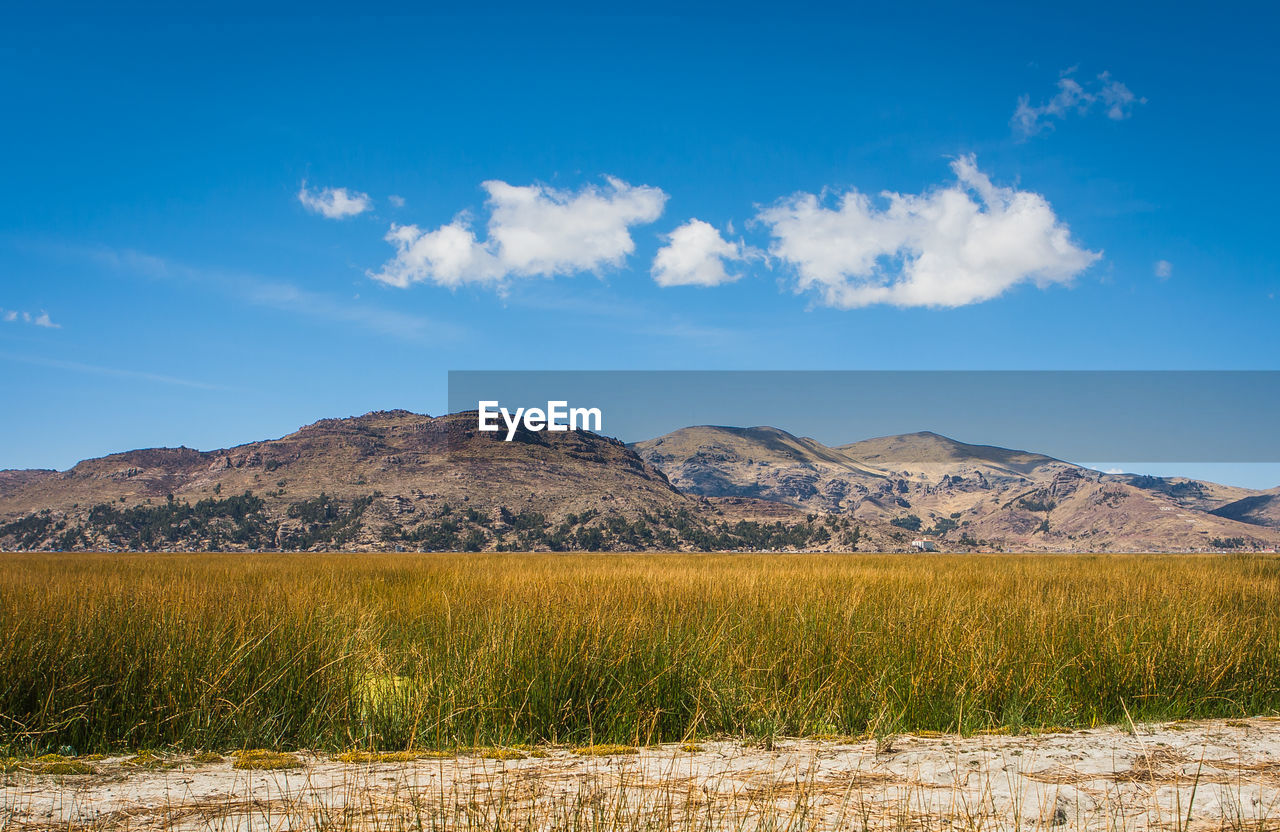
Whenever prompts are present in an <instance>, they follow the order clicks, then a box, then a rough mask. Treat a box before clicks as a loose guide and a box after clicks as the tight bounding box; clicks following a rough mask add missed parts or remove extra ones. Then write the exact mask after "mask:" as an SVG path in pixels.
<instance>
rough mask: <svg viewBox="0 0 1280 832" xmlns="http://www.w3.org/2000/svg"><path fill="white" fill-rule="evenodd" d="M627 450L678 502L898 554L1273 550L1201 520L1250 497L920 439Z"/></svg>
mask: <svg viewBox="0 0 1280 832" xmlns="http://www.w3.org/2000/svg"><path fill="white" fill-rule="evenodd" d="M632 447H633V448H634V449H635V450H636V451H637V453H639V454H640V456H641V457H643V458H644V459H645V460H646V461H647V462H649V463H650V464H652V465H654V467H656V468H659V469H661V470H663V471H665V472H666V473H667V476H668V477H669V478H670V480H671V482H672V483H673V484H675V485H676V486H677V487H679V488H681V489H684V490H686V491H690V492H693V493H697V494H701V495H704V496H708V497H725V496H730V495H744V494H745V495H750V496H753V497H758V498H764V499H769V500H776V501H779V502H782V503H786V504H789V505H793V506H796V507H798V508H802V509H805V510H808V511H818V512H835V513H839V514H841V515H844V516H847V517H851V518H853V519H855V520H856V521H858V522H859V523H861V524H862V525H863V526H864V527H866V528H868V529H876V528H879V529H884V528H889V529H892V530H893V531H891V532H890V535H891V539H893V537H894V536H896V540H897V544H898V545H899V546H902V545H905V543H906V542H907V541H908V540H909V539H910V537H912V536H917V535H925V536H928V537H931V538H933V539H935V540H937V541H938V542H939V543H940V544H941V545H942V546H943V547H944V548H953V549H955V548H959V549H975V548H979V549H981V548H1002V549H1006V550H1027V551H1068V552H1069V551H1207V550H1215V549H1222V548H1242V549H1256V548H1267V547H1272V546H1274V545H1276V542H1277V540H1280V537H1278V536H1277V535H1276V534H1275V529H1272V528H1267V527H1266V526H1267V525H1268V524H1267V523H1265V522H1261V521H1260V518H1261V520H1265V519H1266V517H1265V516H1264V515H1265V513H1263V514H1252V513H1251V514H1249V515H1248V516H1240V517H1235V516H1228V515H1226V514H1221V513H1215V514H1209V513H1207V512H1206V511H1205V510H1204V508H1217V507H1220V506H1223V505H1224V504H1225V503H1227V502H1229V501H1228V500H1227V499H1225V498H1226V497H1229V496H1230V497H1237V498H1238V497H1239V496H1240V494H1241V492H1243V493H1244V494H1252V492H1248V491H1245V490H1243V489H1231V488H1227V487H1224V486H1217V485H1214V484H1212V483H1198V482H1195V481H1185V482H1183V481H1179V482H1173V481H1165V480H1159V481H1155V480H1152V481H1147V480H1150V479H1151V478H1146V479H1141V478H1138V479H1135V478H1133V477H1131V476H1130V475H1119V476H1111V475H1107V474H1103V473H1101V472H1099V471H1093V470H1090V469H1087V468H1083V467H1080V466H1078V465H1073V464H1071V463H1067V462H1063V461H1061V460H1057V459H1053V458H1052V457H1048V456H1044V455H1042V454H1035V453H1030V452H1027V451H1016V450H1009V449H1006V448H999V447H994V446H989V445H971V444H968V443H964V442H958V441H956V440H954V439H950V438H948V437H945V436H939V435H938V434H935V433H929V432H921V433H912V434H904V435H901V436H885V437H878V438H875V439H868V440H863V441H861V442H853V443H850V444H847V445H841V446H839V447H835V448H831V447H827V446H825V445H822V444H821V443H818V442H816V441H814V440H812V439H799V438H797V437H794V436H792V435H791V434H788V433H786V432H784V431H779V430H777V429H776V428H749V429H740V428H722V427H699V428H686V429H684V430H679V431H675V432H674V433H671V434H667V435H666V436H662V437H658V438H656V439H652V440H648V441H645V442H638V443H636V444H635V445H633V446H632ZM1190 503H1194V506H1193V505H1190ZM1250 505H1260V504H1258V503H1254V504H1250ZM1267 505H1268V506H1270V505H1271V504H1270V503H1267ZM1241 508H1243V506H1241Z"/></svg>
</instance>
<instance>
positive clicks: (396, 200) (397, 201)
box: [387, 194, 404, 208]
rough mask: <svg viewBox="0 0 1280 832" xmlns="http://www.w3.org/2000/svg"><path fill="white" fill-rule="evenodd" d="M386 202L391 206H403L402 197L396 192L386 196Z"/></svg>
mask: <svg viewBox="0 0 1280 832" xmlns="http://www.w3.org/2000/svg"><path fill="white" fill-rule="evenodd" d="M387 202H390V203H391V207H392V208H403V207H404V197H402V196H399V195H398V194H392V195H391V196H389V197H387Z"/></svg>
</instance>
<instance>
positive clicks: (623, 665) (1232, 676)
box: [0, 554, 1280, 757]
mask: <svg viewBox="0 0 1280 832" xmlns="http://www.w3.org/2000/svg"><path fill="white" fill-rule="evenodd" d="M1277 608H1280V560H1278V559H1277V558H1276V557H1274V556H1261V555H1260V556H1049V555H1037V556H1015V555H990V556H988V555H968V556H946V555H944V556H939V555H927V556H905V555H885V556H880V555H857V556H847V555H786V556H777V555H486V554H473V555H408V554H406V555H393V554H361V555H317V554H290V555H277V554H254V555H222V554H211V555H169V554H140V555H96V554H88V555H86V554H78V555H73V554H17V555H2V556H0V679H4V680H6V684H2V685H0V714H4V715H5V716H6V719H4V720H0V753H3V754H7V755H10V756H13V757H24V756H30V755H32V754H33V753H37V752H40V751H44V750H47V749H52V748H60V747H62V746H70V747H74V748H77V749H82V750H86V751H113V750H118V749H120V748H124V747H134V748H137V747H151V748H173V749H180V748H188V749H199V748H227V747H236V746H239V747H255V746H263V747H269V748H314V749H318V750H321V751H329V752H334V753H336V752H341V751H342V750H343V749H350V748H351V747H352V746H353V745H354V746H356V747H360V748H441V749H456V748H463V749H465V748H475V747H480V748H486V747H495V748H503V749H513V748H515V747H516V746H518V745H520V744H522V743H523V744H529V745H531V746H536V745H542V744H552V745H564V746H574V745H579V746H580V745H583V744H587V743H592V742H598V743H602V744H620V745H630V746H638V745H648V744H652V743H656V742H681V741H683V740H684V739H685V738H687V737H690V736H695V735H696V736H700V737H709V736H722V735H731V736H736V737H739V738H742V739H746V740H753V741H754V740H759V741H761V742H763V743H764V744H766V745H769V744H771V743H772V742H773V738H775V737H784V736H814V735H822V736H861V735H865V734H868V733H870V734H872V735H875V736H885V735H891V734H896V733H913V732H914V733H919V732H931V731H932V732H936V731H944V732H959V733H966V734H968V733H973V732H975V731H980V730H990V729H999V730H1008V731H1010V732H1014V733H1026V732H1030V731H1035V730H1037V727H1038V726H1060V727H1064V728H1079V727H1089V726H1094V725H1099V724H1105V723H1120V722H1125V721H1126V720H1127V719H1128V718H1129V717H1130V716H1131V717H1132V718H1133V719H1134V720H1138V721H1142V720H1172V719H1181V718H1204V717H1226V718H1238V717H1242V716H1247V715H1255V714H1266V713H1272V714H1274V713H1277V712H1280V616H1276V615H1275V614H1274V610H1275V609H1277ZM517 750H518V749H517Z"/></svg>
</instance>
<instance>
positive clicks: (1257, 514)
mask: <svg viewBox="0 0 1280 832" xmlns="http://www.w3.org/2000/svg"><path fill="white" fill-rule="evenodd" d="M1278 492H1280V489H1276V490H1274V491H1271V492H1267V493H1262V494H1255V495H1252V496H1249V497H1242V498H1241V499H1239V500H1236V501H1235V502H1231V503H1228V504H1226V505H1225V506H1222V507H1221V508H1217V509H1214V510H1213V511H1211V512H1209V513H1210V514H1213V515H1216V516H1218V517H1225V518H1227V519H1229V520H1237V521H1239V522H1241V523H1248V524H1250V525H1254V526H1267V527H1270V528H1273V529H1280V493H1278Z"/></svg>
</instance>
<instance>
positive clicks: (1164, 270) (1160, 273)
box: [1155, 260, 1173, 280]
mask: <svg viewBox="0 0 1280 832" xmlns="http://www.w3.org/2000/svg"><path fill="white" fill-rule="evenodd" d="M1155 273H1156V277H1158V278H1160V279H1161V280H1168V279H1169V278H1171V277H1173V264H1172V263H1170V262H1169V261H1168V260H1157V261H1156V265H1155Z"/></svg>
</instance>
